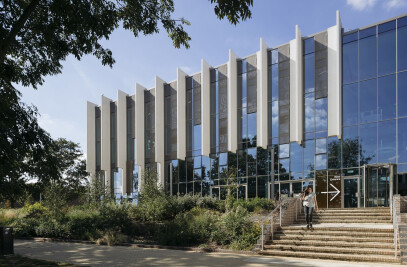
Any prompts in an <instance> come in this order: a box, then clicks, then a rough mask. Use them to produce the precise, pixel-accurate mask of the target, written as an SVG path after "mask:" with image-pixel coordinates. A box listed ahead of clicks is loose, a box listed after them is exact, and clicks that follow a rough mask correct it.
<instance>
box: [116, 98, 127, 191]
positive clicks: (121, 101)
mask: <svg viewBox="0 0 407 267" xmlns="http://www.w3.org/2000/svg"><path fill="white" fill-rule="evenodd" d="M126 161H127V94H126V93H125V92H123V91H120V90H118V91H117V167H118V168H122V170H123V171H122V193H123V194H126V193H127V192H126V191H127V179H126V178H127V164H126Z"/></svg>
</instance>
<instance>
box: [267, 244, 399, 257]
mask: <svg viewBox="0 0 407 267" xmlns="http://www.w3.org/2000/svg"><path fill="white" fill-rule="evenodd" d="M264 248H265V249H266V250H277V251H301V252H315V253H321V252H322V253H338V254H358V255H366V254H373V255H394V249H383V248H378V249H372V248H354V247H326V246H296V245H278V244H272V245H265V246H264ZM398 255H400V252H398Z"/></svg>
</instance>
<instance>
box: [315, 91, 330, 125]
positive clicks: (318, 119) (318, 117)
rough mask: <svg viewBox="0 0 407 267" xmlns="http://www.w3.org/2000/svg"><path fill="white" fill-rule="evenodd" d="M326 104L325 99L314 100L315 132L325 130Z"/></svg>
mask: <svg viewBox="0 0 407 267" xmlns="http://www.w3.org/2000/svg"><path fill="white" fill-rule="evenodd" d="M327 116H328V102H327V99H326V98H320V99H317V100H315V128H316V129H315V130H316V131H320V130H326V129H327V125H328V124H327Z"/></svg>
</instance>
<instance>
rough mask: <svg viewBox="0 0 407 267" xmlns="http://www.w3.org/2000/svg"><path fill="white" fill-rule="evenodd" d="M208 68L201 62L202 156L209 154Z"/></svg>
mask: <svg viewBox="0 0 407 267" xmlns="http://www.w3.org/2000/svg"><path fill="white" fill-rule="evenodd" d="M209 68H210V66H209V64H208V63H207V62H206V61H205V60H203V59H202V60H201V70H202V73H201V129H202V134H201V138H202V155H203V156H207V157H209V154H210V153H211V77H210V70H209Z"/></svg>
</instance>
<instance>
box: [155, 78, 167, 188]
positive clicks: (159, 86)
mask: <svg viewBox="0 0 407 267" xmlns="http://www.w3.org/2000/svg"><path fill="white" fill-rule="evenodd" d="M164 84H165V81H164V80H163V79H161V78H160V77H158V76H155V105H154V107H155V118H154V122H155V144H154V146H155V162H156V163H158V164H157V167H158V169H157V170H158V174H159V175H158V176H159V177H158V179H159V181H158V183H159V184H161V185H162V186H163V185H164V168H165V164H164V163H165V143H164V140H165V134H164V116H165V114H164Z"/></svg>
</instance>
